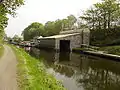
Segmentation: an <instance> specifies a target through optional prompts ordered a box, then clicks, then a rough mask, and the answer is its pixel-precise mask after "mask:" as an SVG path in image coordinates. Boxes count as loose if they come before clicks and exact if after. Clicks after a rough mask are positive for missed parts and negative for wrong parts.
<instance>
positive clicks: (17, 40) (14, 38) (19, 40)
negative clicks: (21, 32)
mask: <svg viewBox="0 0 120 90" xmlns="http://www.w3.org/2000/svg"><path fill="white" fill-rule="evenodd" d="M12 39H13V41H14V42H18V43H19V42H21V41H22V38H21V37H19V36H18V35H14V37H13V38H12ZM8 40H10V38H8Z"/></svg>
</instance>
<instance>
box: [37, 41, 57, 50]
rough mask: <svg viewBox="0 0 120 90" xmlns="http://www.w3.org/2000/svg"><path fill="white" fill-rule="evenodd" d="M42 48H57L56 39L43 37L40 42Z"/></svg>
mask: <svg viewBox="0 0 120 90" xmlns="http://www.w3.org/2000/svg"><path fill="white" fill-rule="evenodd" d="M39 47H41V48H53V49H54V48H55V39H41V40H40V43H39Z"/></svg>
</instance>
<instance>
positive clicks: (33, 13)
mask: <svg viewBox="0 0 120 90" xmlns="http://www.w3.org/2000/svg"><path fill="white" fill-rule="evenodd" d="M97 1H98V0H26V2H25V4H26V5H24V6H22V7H21V8H20V9H19V10H17V13H18V14H17V17H16V18H12V17H10V16H9V17H10V19H9V24H8V27H7V28H6V33H7V35H8V36H13V35H14V34H18V35H20V34H21V32H22V31H23V30H24V28H25V27H27V26H28V25H29V24H30V23H32V22H41V23H45V22H47V21H52V20H56V19H62V18H65V17H67V16H68V15H70V14H73V15H75V16H78V15H80V11H81V10H84V9H86V8H89V7H90V5H92V4H93V3H96V2H97Z"/></svg>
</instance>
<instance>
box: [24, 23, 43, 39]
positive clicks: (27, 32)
mask: <svg viewBox="0 0 120 90" xmlns="http://www.w3.org/2000/svg"><path fill="white" fill-rule="evenodd" d="M43 33H44V26H43V24H41V23H38V22H34V23H32V24H31V25H29V26H28V27H27V28H25V29H24V31H23V32H22V35H23V37H24V40H30V39H33V38H34V37H36V36H40V35H43Z"/></svg>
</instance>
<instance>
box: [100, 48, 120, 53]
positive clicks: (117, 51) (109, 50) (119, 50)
mask: <svg viewBox="0 0 120 90" xmlns="http://www.w3.org/2000/svg"><path fill="white" fill-rule="evenodd" d="M99 50H101V51H107V53H109V54H116V55H120V46H106V47H101V48H100V49H99Z"/></svg>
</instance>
